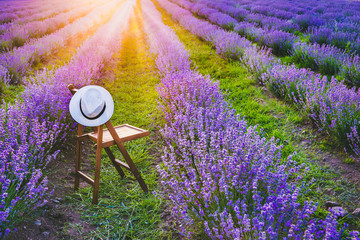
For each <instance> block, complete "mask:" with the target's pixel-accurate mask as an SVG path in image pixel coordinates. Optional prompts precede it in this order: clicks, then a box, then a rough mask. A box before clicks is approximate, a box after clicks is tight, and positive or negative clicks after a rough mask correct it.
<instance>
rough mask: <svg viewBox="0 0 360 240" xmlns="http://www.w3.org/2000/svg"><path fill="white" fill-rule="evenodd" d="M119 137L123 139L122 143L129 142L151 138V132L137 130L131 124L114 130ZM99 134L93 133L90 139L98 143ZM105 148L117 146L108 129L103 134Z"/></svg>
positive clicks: (90, 134)
mask: <svg viewBox="0 0 360 240" xmlns="http://www.w3.org/2000/svg"><path fill="white" fill-rule="evenodd" d="M114 129H115V131H116V133H117V135H118V136H119V138H120V139H121V141H122V142H128V141H131V140H135V139H139V138H142V137H146V136H149V134H150V133H149V131H147V130H144V129H141V128H137V127H134V126H131V125H129V124H123V125H119V126H117V127H115V128H114ZM97 135H98V134H97V133H96V132H92V133H89V134H88V136H89V137H90V139H92V140H93V141H97ZM102 143H103V144H102V145H103V147H105V148H106V147H110V146H113V145H115V144H116V143H115V141H114V138H113V137H112V136H111V133H110V132H109V130H108V129H106V130H104V132H103V142H102Z"/></svg>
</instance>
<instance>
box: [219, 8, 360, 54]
mask: <svg viewBox="0 0 360 240" xmlns="http://www.w3.org/2000/svg"><path fill="white" fill-rule="evenodd" d="M226 3H227V4H230V3H229V2H226ZM314 3H316V2H314ZM321 4H322V5H314V6H308V7H307V8H306V10H303V11H300V12H298V11H297V12H296V15H294V16H292V17H291V18H289V19H288V20H289V22H288V23H290V22H292V23H293V24H296V25H298V26H300V29H301V30H302V31H304V32H307V35H309V37H310V40H311V41H313V42H317V43H319V44H322V43H327V44H331V45H334V46H336V47H339V48H343V49H348V50H350V51H355V52H357V53H358V54H359V52H360V51H359V38H358V36H357V35H358V29H359V28H358V24H359V23H360V21H359V20H360V18H359V17H358V16H360V4H357V8H356V2H343V1H334V2H331V3H327V2H322V3H321ZM287 5H292V6H293V5H297V3H296V2H295V3H294V2H291V3H290V2H289V1H283V4H281V3H279V2H277V4H276V6H273V7H271V6H272V5H271V3H269V2H263V1H259V2H258V3H251V4H248V5H246V6H245V8H244V7H243V8H235V6H236V5H235V2H233V5H231V4H230V7H229V8H225V9H226V10H228V9H230V11H229V12H228V13H229V14H232V16H238V17H240V18H244V13H243V11H248V12H253V13H261V14H264V15H269V11H270V12H272V11H271V9H272V10H273V9H277V7H282V8H283V7H284V6H287ZM354 7H355V8H354ZM287 9H291V7H290V6H288V7H287ZM231 10H232V11H231ZM237 12H239V13H240V14H238V13H237ZM245 14H246V13H245ZM247 14H248V13H247ZM300 14H301V15H300ZM264 19H266V17H265V18H264ZM259 21H261V16H259ZM265 21H266V20H265ZM349 25H350V26H351V28H352V29H353V30H352V31H351V32H344V31H343V30H342V29H343V27H348V26H349ZM283 30H286V29H283ZM293 30H294V29H292V30H291V31H293ZM297 30H298V29H297ZM286 31H287V30H286ZM348 44H349V45H348Z"/></svg>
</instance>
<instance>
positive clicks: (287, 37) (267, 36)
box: [173, 0, 296, 56]
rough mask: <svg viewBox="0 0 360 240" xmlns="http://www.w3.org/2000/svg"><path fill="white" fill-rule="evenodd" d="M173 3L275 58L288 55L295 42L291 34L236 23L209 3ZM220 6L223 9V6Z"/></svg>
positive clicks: (244, 23)
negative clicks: (267, 51)
mask: <svg viewBox="0 0 360 240" xmlns="http://www.w3.org/2000/svg"><path fill="white" fill-rule="evenodd" d="M173 2H176V3H177V4H178V5H179V6H182V7H184V8H185V9H187V10H189V11H191V12H193V13H195V14H197V15H199V16H201V17H205V18H207V19H209V21H210V22H212V23H215V24H217V25H219V26H221V27H222V28H224V29H228V30H234V31H236V32H237V33H239V34H240V35H241V36H244V37H246V38H247V39H249V40H250V41H253V42H256V43H258V44H259V45H261V46H266V47H270V48H272V49H273V53H274V54H276V55H277V56H285V55H288V54H289V51H290V50H291V49H292V45H293V43H294V42H295V40H296V38H295V37H294V35H293V34H290V33H287V32H284V31H280V30H273V29H269V28H261V27H258V26H257V25H256V24H254V23H249V22H238V20H237V19H235V18H232V17H231V16H229V15H228V14H225V13H222V12H220V11H219V10H217V9H214V8H210V7H207V4H209V5H213V4H212V2H211V1H202V2H201V3H191V2H189V1H182V0H173ZM222 6H223V7H224V6H225V5H222ZM223 7H222V9H223Z"/></svg>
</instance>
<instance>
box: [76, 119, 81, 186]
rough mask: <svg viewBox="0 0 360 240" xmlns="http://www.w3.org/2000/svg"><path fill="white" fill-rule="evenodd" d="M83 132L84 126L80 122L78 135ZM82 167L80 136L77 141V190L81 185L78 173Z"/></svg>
mask: <svg viewBox="0 0 360 240" xmlns="http://www.w3.org/2000/svg"><path fill="white" fill-rule="evenodd" d="M82 133H83V126H82V125H80V124H79V125H78V136H81V135H82ZM80 168H81V141H80V140H79V138H78V139H77V141H76V163H75V186H74V188H75V190H78V189H79V186H80V177H79V174H78V172H79V171H80Z"/></svg>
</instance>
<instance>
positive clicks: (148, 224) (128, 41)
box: [73, 2, 164, 239]
mask: <svg viewBox="0 0 360 240" xmlns="http://www.w3.org/2000/svg"><path fill="white" fill-rule="evenodd" d="M142 21H143V20H142V17H141V9H140V4H139V2H138V3H137V8H136V14H135V16H134V17H132V18H131V21H130V27H129V29H128V30H126V31H125V33H124V35H123V41H122V48H121V50H120V51H119V52H118V53H117V54H116V55H115V56H114V57H113V61H112V62H111V63H109V64H108V65H107V66H106V67H105V78H104V79H103V84H104V87H105V88H106V89H108V90H109V91H110V93H111V94H112V96H113V98H114V102H115V112H114V115H113V117H112V123H113V124H114V125H119V124H124V123H128V124H131V125H134V126H136V127H141V128H144V129H148V130H150V131H151V135H154V134H155V133H154V130H155V129H156V124H157V123H156V122H155V120H154V119H155V118H156V112H157V102H156V99H157V93H156V84H158V83H159V78H158V76H157V74H156V69H155V65H154V60H153V59H152V58H151V55H150V53H149V51H148V49H147V43H146V36H145V34H144V32H143V31H142ZM150 138H152V137H150ZM150 138H149V137H147V138H142V139H140V140H136V141H132V142H131V143H129V144H126V147H127V149H128V151H129V153H130V155H131V157H132V159H133V160H134V162H135V165H136V166H137V167H138V169H139V171H140V172H141V174H142V176H143V178H144V180H145V182H146V183H147V185H148V187H149V193H148V194H145V193H143V191H142V190H141V188H140V186H139V184H138V183H137V181H135V178H134V177H133V176H132V174H130V173H129V172H127V171H126V170H125V172H126V174H127V177H126V178H125V179H121V178H120V176H119V175H118V173H117V172H116V170H115V168H114V167H113V166H112V165H111V164H110V160H109V159H108V157H107V155H106V154H105V153H104V152H103V162H102V169H101V179H100V193H99V204H98V206H93V205H92V204H91V196H92V189H91V188H89V187H88V188H83V189H81V190H80V192H79V193H77V194H75V197H74V198H73V202H74V204H75V206H76V208H78V209H80V212H82V218H83V219H84V220H85V221H87V222H88V223H89V224H91V225H95V227H96V230H95V231H93V232H90V233H86V236H87V237H86V238H89V239H157V238H159V237H160V236H163V235H164V233H163V231H162V230H161V228H160V227H159V224H160V222H161V213H162V212H163V209H162V202H161V201H160V200H158V199H157V198H156V197H155V196H154V195H153V194H152V191H154V190H156V189H157V171H156V168H155V165H156V164H155V161H156V159H155V157H154V156H155V155H156V154H158V153H156V151H157V149H161V147H160V146H159V142H156V141H152V140H150ZM112 149H113V150H114V153H115V156H117V157H118V158H119V157H120V156H121V154H120V152H119V151H117V148H114V147H113V148H112ZM159 151H160V150H159ZM154 154H155V155H154ZM120 159H122V157H121V158H120ZM79 197H80V199H81V201H78V200H77V199H79Z"/></svg>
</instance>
